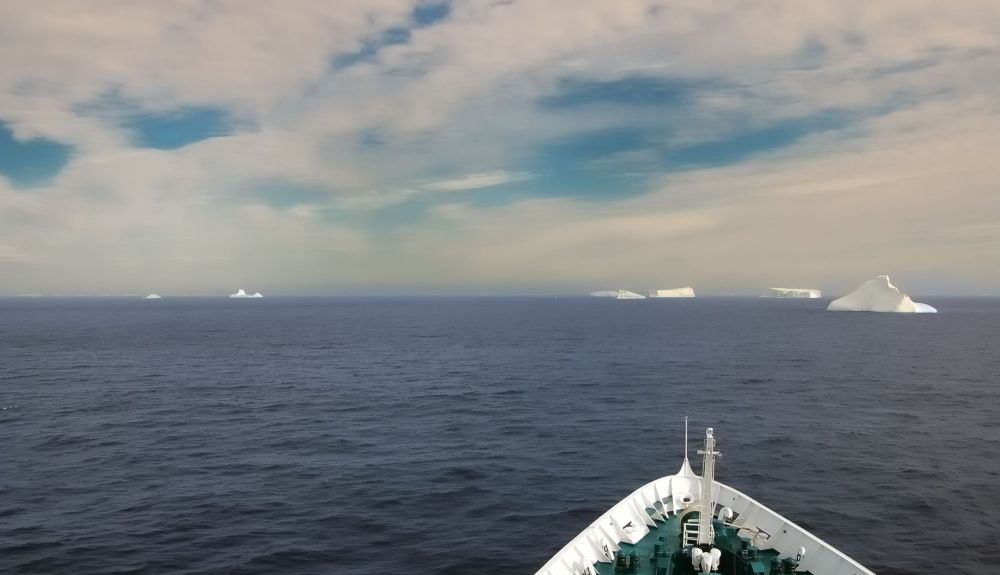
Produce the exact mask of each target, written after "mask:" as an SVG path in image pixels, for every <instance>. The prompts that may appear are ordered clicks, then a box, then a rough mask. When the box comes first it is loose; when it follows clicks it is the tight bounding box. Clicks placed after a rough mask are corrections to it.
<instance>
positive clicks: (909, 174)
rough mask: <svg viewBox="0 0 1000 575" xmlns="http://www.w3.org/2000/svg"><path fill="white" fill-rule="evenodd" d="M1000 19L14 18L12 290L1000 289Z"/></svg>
mask: <svg viewBox="0 0 1000 575" xmlns="http://www.w3.org/2000/svg"><path fill="white" fill-rule="evenodd" d="M998 22H1000V2H996V1H995V0H963V1H962V2H951V3H947V2H945V3H942V2H937V1H934V2H932V1H929V0H881V1H879V2H870V1H867V0H865V1H860V0H830V1H826V0H817V1H811V2H787V1H784V2H782V1H770V0H747V1H745V2H738V3H732V2H721V1H714V0H690V1H688V0H680V1H666V2H663V1H645V0H616V1H614V2H609V1H607V0H593V1H591V0H544V1H542V0H530V1H529V0H513V1H502V0H469V1H466V2H458V1H451V2H447V1H445V2H442V1H437V0H433V1H413V0H408V1H404V0H365V1H357V2H354V1H349V0H343V1H338V2H329V1H326V0H317V1H311V0H297V1H296V2H294V3H291V4H289V3H280V2H270V1H265V0H211V1H207V0H206V1H196V0H176V1H172V2H157V1H152V0H150V1H118V0H114V1H112V0H93V1H88V2H79V1H77V0H69V1H62V0H51V1H46V2H44V3H39V2H37V1H35V0H4V2H2V3H0V294H2V295H15V294H73V293H80V294H124V293H148V292H157V293H161V294H178V295H182V294H191V295H194V294H223V293H230V292H232V291H235V290H236V288H241V287H242V288H245V289H247V290H248V291H251V292H253V291H261V292H264V293H265V294H290V295H293V294H363V293H378V294H390V293H392V294H406V293H499V294H503V293H566V294H572V293H585V292H588V291H591V290H603V289H618V288H624V289H632V290H635V291H642V290H646V289H651V288H673V287H680V286H692V287H694V288H695V290H696V292H698V293H699V294H754V293H759V292H760V291H762V290H763V289H764V288H766V287H769V286H784V287H808V288H819V289H823V290H824V292H825V293H827V294H829V295H836V294H838V293H846V291H849V290H850V289H853V288H854V287H855V286H857V285H859V284H860V283H862V282H863V281H865V280H867V279H870V278H871V277H874V276H875V275H879V274H890V275H891V277H892V278H893V282H894V283H896V284H897V285H899V286H900V287H901V288H902V289H903V290H904V291H906V292H908V293H910V294H911V295H913V296H915V297H919V296H921V295H925V294H935V295H947V294H955V295H975V294H994V295H1000V265H998V264H1000V25H998V24H997V23H998Z"/></svg>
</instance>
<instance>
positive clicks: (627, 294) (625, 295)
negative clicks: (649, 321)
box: [615, 289, 646, 299]
mask: <svg viewBox="0 0 1000 575" xmlns="http://www.w3.org/2000/svg"><path fill="white" fill-rule="evenodd" d="M615 299H646V296H644V295H640V294H637V293H635V292H634V291H628V290H623V289H620V290H618V295H616V296H615Z"/></svg>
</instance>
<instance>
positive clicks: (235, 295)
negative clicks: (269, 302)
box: [229, 288, 264, 299]
mask: <svg viewBox="0 0 1000 575" xmlns="http://www.w3.org/2000/svg"><path fill="white" fill-rule="evenodd" d="M229 297H231V298H240V299H242V298H262V297H264V296H263V295H261V293H260V292H256V293H253V294H248V293H247V292H245V291H243V288H240V289H238V290H236V293H231V294H229Z"/></svg>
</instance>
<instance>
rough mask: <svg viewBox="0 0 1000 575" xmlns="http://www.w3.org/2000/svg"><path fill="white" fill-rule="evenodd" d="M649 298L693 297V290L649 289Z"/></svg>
mask: <svg viewBox="0 0 1000 575" xmlns="http://www.w3.org/2000/svg"><path fill="white" fill-rule="evenodd" d="M649 297H651V298H661V297H694V288H690V287H682V288H673V289H651V290H649Z"/></svg>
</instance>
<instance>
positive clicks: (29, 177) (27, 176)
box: [0, 120, 73, 188]
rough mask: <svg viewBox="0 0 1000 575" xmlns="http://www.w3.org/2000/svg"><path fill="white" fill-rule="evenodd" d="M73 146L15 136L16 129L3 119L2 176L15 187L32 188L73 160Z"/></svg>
mask: <svg viewBox="0 0 1000 575" xmlns="http://www.w3.org/2000/svg"><path fill="white" fill-rule="evenodd" d="M72 151H73V147H72V146H70V145H68V144H63V143H62V142H57V141H55V140H48V139H45V138H33V139H30V140H22V141H19V140H16V139H14V132H13V131H12V130H11V129H10V128H8V127H7V123H6V122H4V121H2V120H0V175H2V176H4V177H6V178H7V179H8V180H9V181H10V183H11V185H13V186H14V187H15V188H30V187H35V186H40V185H44V184H47V183H48V182H50V181H52V178H54V177H55V176H56V175H57V174H59V172H61V171H62V169H63V168H64V167H65V166H66V163H67V162H69V158H70V155H71V154H72Z"/></svg>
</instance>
